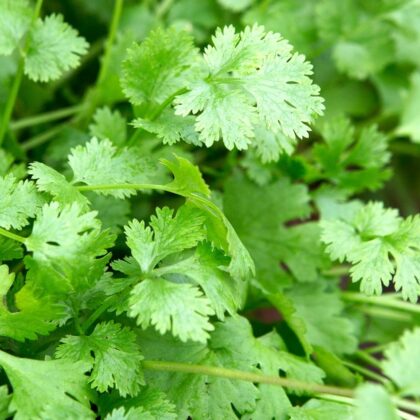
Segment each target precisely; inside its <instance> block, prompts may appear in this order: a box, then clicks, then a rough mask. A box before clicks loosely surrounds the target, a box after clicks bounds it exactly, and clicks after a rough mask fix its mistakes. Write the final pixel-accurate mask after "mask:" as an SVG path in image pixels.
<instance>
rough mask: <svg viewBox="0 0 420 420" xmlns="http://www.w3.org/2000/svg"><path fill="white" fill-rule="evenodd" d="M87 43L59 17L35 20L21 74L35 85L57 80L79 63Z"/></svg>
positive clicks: (52, 16) (51, 16) (53, 16)
mask: <svg viewBox="0 0 420 420" xmlns="http://www.w3.org/2000/svg"><path fill="white" fill-rule="evenodd" d="M87 47H88V44H87V42H86V41H85V40H84V38H81V37H79V36H78V34H77V31H76V30H75V29H73V28H72V27H71V26H69V25H68V24H67V23H65V22H64V21H63V17H62V16H61V15H50V16H47V17H46V18H45V19H44V20H40V19H39V20H38V21H37V22H36V24H35V26H34V28H33V30H32V31H31V32H30V34H29V50H28V54H27V57H26V59H25V73H26V74H27V75H28V76H29V77H30V78H31V79H32V80H34V81H35V82H37V81H41V82H48V81H49V80H55V79H58V78H59V77H60V76H61V75H62V74H63V73H64V72H65V71H67V70H70V69H73V68H75V67H76V66H77V65H78V64H79V60H80V56H81V55H83V54H84V53H85V52H86V51H87Z"/></svg>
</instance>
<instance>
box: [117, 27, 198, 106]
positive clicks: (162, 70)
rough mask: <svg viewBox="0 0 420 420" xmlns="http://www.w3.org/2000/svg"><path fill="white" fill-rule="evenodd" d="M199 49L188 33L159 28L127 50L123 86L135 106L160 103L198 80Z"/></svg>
mask: <svg viewBox="0 0 420 420" xmlns="http://www.w3.org/2000/svg"><path fill="white" fill-rule="evenodd" d="M198 58H199V55H198V50H197V49H196V48H195V47H194V44H193V39H192V37H191V35H189V34H188V33H187V32H185V31H180V30H178V29H176V28H169V29H166V30H165V29H161V28H158V29H155V30H154V31H152V32H151V33H150V34H149V36H148V37H147V38H146V39H145V40H144V41H143V43H142V44H141V45H138V44H134V45H133V46H132V47H131V48H130V49H129V50H128V51H127V58H126V59H125V61H124V63H123V71H122V79H121V85H122V87H123V90H124V93H125V94H126V96H127V97H128V98H129V99H130V101H131V102H132V103H133V104H134V105H142V104H148V105H149V106H150V105H153V104H160V103H161V102H163V101H164V100H165V99H167V98H168V97H170V96H171V95H173V94H174V93H175V92H177V91H178V90H179V89H181V88H183V87H186V86H188V85H189V84H190V82H191V80H192V79H193V78H194V77H196V74H195V72H194V70H195V71H197V69H196V68H194V65H195V64H196V62H197V61H198Z"/></svg>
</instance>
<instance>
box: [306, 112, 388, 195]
mask: <svg viewBox="0 0 420 420" xmlns="http://www.w3.org/2000/svg"><path fill="white" fill-rule="evenodd" d="M321 133H322V136H323V139H324V142H325V143H321V144H317V145H315V146H314V148H313V153H314V157H315V159H316V165H317V166H318V165H319V166H320V168H319V169H318V170H317V171H316V173H315V174H313V175H312V176H314V177H315V180H319V179H328V180H330V181H331V182H332V183H333V184H334V185H336V186H337V187H339V188H343V189H344V190H346V191H349V192H358V191H361V190H363V189H370V190H374V189H378V188H379V187H381V186H382V185H383V183H384V181H386V180H387V179H388V178H389V176H390V171H389V170H388V169H387V168H385V166H386V165H387V164H388V163H389V160H390V157H391V155H390V153H389V151H388V139H387V137H386V136H385V135H384V134H382V133H380V132H379V131H378V130H377V128H376V127H375V126H369V127H366V128H363V129H362V130H361V131H360V133H358V135H357V136H356V133H355V129H354V127H353V126H352V125H351V123H350V121H349V120H348V119H346V118H343V117H338V118H335V119H334V120H332V121H329V122H327V123H325V124H324V125H323V127H322V130H321Z"/></svg>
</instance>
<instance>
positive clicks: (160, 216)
mask: <svg viewBox="0 0 420 420" xmlns="http://www.w3.org/2000/svg"><path fill="white" fill-rule="evenodd" d="M204 220H205V219H204V216H203V213H202V212H201V211H200V210H199V209H197V208H194V207H191V206H183V207H181V208H180V209H179V210H178V211H177V213H176V215H175V216H174V211H173V210H171V209H169V208H168V207H164V208H163V209H157V210H156V216H152V217H151V220H150V227H145V225H144V222H138V221H137V220H133V221H132V222H131V223H129V224H128V226H127V227H126V228H125V233H126V235H127V245H128V246H129V247H130V249H131V251H132V254H133V257H134V258H135V259H136V260H137V262H138V263H139V265H140V267H141V269H142V271H143V272H144V273H149V272H150V270H151V269H153V268H154V267H155V266H156V265H157V263H158V262H160V261H161V260H163V259H164V258H166V257H167V256H169V255H171V254H174V253H177V252H181V251H183V250H185V249H189V248H192V247H194V246H196V245H197V244H198V242H199V241H201V240H203V239H204V238H205V231H204Z"/></svg>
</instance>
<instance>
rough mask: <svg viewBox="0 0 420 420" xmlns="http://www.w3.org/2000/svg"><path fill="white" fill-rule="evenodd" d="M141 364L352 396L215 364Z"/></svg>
mask: <svg viewBox="0 0 420 420" xmlns="http://www.w3.org/2000/svg"><path fill="white" fill-rule="evenodd" d="M142 365H143V367H144V368H145V369H150V370H159V371H167V372H181V373H194V374H199V375H207V376H217V377H220V378H228V379H237V380H240V381H247V382H253V383H260V384H268V385H277V386H281V387H287V388H292V389H296V390H301V391H307V392H309V393H311V394H319V393H325V394H333V395H341V396H347V397H353V390H352V389H348V388H339V387H334V386H329V385H320V384H314V383H309V382H303V381H299V380H296V379H290V378H280V377H279V376H269V375H264V374H261V373H253V372H243V371H240V370H234V369H226V368H221V367H217V366H208V365H195V364H190V363H179V362H166V361H158V360H146V361H144V362H143V364H142Z"/></svg>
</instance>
